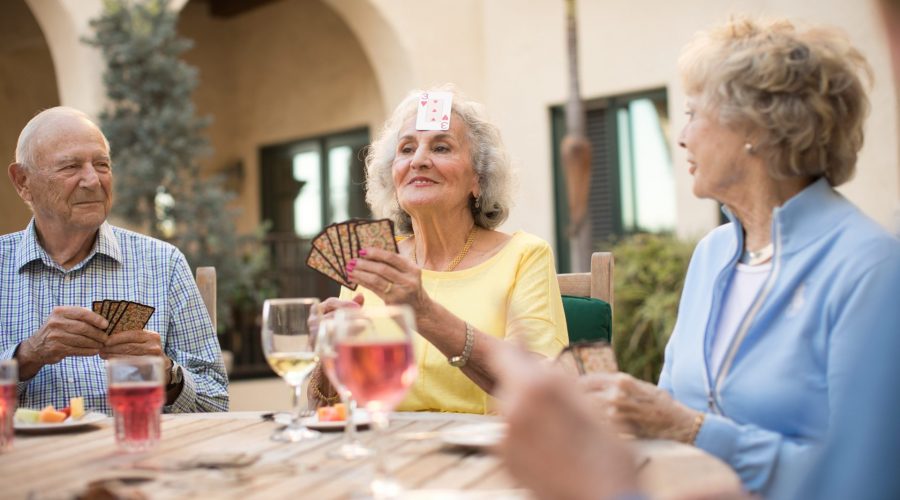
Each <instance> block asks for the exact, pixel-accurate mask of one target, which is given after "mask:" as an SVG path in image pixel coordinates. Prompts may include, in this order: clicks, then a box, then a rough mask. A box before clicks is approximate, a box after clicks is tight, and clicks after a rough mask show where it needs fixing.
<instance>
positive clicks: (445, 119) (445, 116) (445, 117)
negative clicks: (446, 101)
mask: <svg viewBox="0 0 900 500" xmlns="http://www.w3.org/2000/svg"><path fill="white" fill-rule="evenodd" d="M441 119H442V120H444V121H447V120H449V118H447V115H444V117H443V118H441Z"/></svg>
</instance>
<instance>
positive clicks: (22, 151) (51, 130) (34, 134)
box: [16, 106, 109, 170]
mask: <svg viewBox="0 0 900 500" xmlns="http://www.w3.org/2000/svg"><path fill="white" fill-rule="evenodd" d="M73 124H78V125H80V124H87V125H89V126H90V127H92V128H94V129H96V130H97V132H100V128H99V127H97V124H96V123H94V121H93V120H91V118H90V117H89V116H88V115H87V113H84V112H83V111H80V110H78V109H75V108H70V107H67V106H57V107H55V108H50V109H45V110H44V111H41V112H40V113H38V114H37V115H35V117H34V118H32V119H31V120H30V121H29V122H28V123H27V124H25V128H23V129H22V132H21V133H20V134H19V141H18V142H17V143H16V163H18V164H19V165H21V166H22V167H23V168H25V169H26V170H32V169H33V168H34V166H35V165H37V162H38V160H39V156H40V155H41V152H42V149H43V148H42V147H41V146H42V145H43V144H44V143H45V142H46V141H47V139H48V138H51V137H54V136H55V135H57V134H59V133H62V132H63V131H64V130H65V128H66V127H69V126H72V125H73ZM100 135H101V136H102V137H103V142H104V143H105V144H106V150H107V151H109V141H107V140H106V136H103V133H102V132H100Z"/></svg>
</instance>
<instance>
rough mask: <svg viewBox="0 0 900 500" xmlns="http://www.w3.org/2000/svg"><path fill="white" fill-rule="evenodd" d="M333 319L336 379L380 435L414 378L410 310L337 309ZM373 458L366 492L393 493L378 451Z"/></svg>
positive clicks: (394, 486) (393, 482)
mask: <svg viewBox="0 0 900 500" xmlns="http://www.w3.org/2000/svg"><path fill="white" fill-rule="evenodd" d="M334 320H335V346H336V351H337V357H336V358H335V370H334V372H335V375H336V378H337V379H338V380H339V381H340V384H339V385H342V386H344V387H346V388H347V390H349V391H350V393H351V394H353V397H354V398H355V399H356V401H357V402H358V403H359V404H360V405H361V406H363V407H365V408H366V409H367V410H368V411H369V415H371V418H372V423H373V424H374V426H375V430H376V432H377V433H378V434H381V433H382V432H383V431H384V430H385V429H386V428H387V426H388V414H389V413H390V412H391V410H393V409H394V408H395V407H396V406H397V404H398V403H400V401H401V400H402V399H403V396H405V395H406V391H407V390H409V386H410V385H412V383H413V380H415V378H416V364H415V359H414V358H415V357H414V354H413V347H412V332H413V331H415V328H416V325H415V317H414V315H413V311H412V308H410V307H409V306H406V305H396V306H384V307H363V308H358V309H349V308H348V309H339V310H337V311H336V312H335V319H334ZM379 441H380V440H379ZM375 455H376V476H375V479H374V480H373V481H372V484H371V488H372V493H373V494H374V496H375V497H379V498H380V497H391V496H395V495H397V494H398V493H399V492H400V491H401V490H402V488H401V487H400V485H399V483H397V481H396V480H394V479H393V478H392V477H391V475H390V474H389V473H388V471H387V468H386V466H385V463H384V453H383V451H381V450H377V449H376V452H375Z"/></svg>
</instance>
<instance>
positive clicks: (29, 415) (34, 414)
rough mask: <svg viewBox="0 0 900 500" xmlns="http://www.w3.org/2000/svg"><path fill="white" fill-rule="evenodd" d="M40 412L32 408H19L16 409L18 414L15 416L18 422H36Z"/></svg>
mask: <svg viewBox="0 0 900 500" xmlns="http://www.w3.org/2000/svg"><path fill="white" fill-rule="evenodd" d="M40 414H41V411H40V410H32V409H31V408H18V409H16V415H15V416H14V417H13V418H15V419H16V422H22V423H23V424H34V423H37V421H38V416H39V415H40Z"/></svg>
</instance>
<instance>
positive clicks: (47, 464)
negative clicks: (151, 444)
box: [0, 412, 740, 500]
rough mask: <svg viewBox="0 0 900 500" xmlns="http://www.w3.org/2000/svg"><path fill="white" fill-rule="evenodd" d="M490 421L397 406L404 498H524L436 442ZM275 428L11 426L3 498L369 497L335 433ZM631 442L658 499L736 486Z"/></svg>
mask: <svg viewBox="0 0 900 500" xmlns="http://www.w3.org/2000/svg"><path fill="white" fill-rule="evenodd" d="M485 421H494V419H493V418H492V417H484V416H478V415H460V414H440V413H399V414H396V415H395V416H394V417H393V419H392V422H391V426H390V429H389V430H388V431H387V433H386V437H385V439H386V441H385V443H387V444H388V448H389V453H388V454H387V465H388V468H389V469H390V470H391V471H393V473H394V474H395V476H396V477H397V478H398V479H399V480H400V482H401V483H402V484H403V485H404V486H405V487H406V488H407V489H408V497H409V498H442V497H445V498H460V497H466V498H491V499H498V498H501V499H502V498H528V497H529V495H528V494H527V492H525V491H523V490H521V489H517V484H516V483H515V482H514V481H513V480H512V478H510V476H509V475H508V474H507V473H506V471H505V470H504V469H503V466H502V465H501V464H500V462H499V460H498V459H497V458H496V457H494V456H492V455H490V454H487V453H479V452H475V451H471V450H468V451H462V450H459V449H451V448H447V447H445V446H444V445H443V444H442V443H441V441H440V439H439V436H438V435H439V433H440V431H442V430H445V429H449V428H452V427H454V426H459V425H465V424H471V423H477V422H485ZM275 428H276V424H275V423H273V422H270V421H264V420H262V419H261V418H260V414H259V413H254V412H242V413H219V414H188V415H165V416H163V429H162V432H163V439H162V441H161V442H160V444H159V446H158V447H157V448H156V449H155V450H153V451H151V452H148V453H145V454H136V455H128V454H122V453H118V452H117V451H116V448H115V443H114V438H113V432H112V422H111V420H110V419H107V420H106V421H103V422H101V423H99V424H98V425H97V426H95V427H93V428H90V429H86V430H83V431H80V432H70V433H65V434H50V435H23V434H17V435H16V439H15V444H14V448H13V450H12V451H10V452H9V453H4V454H0V497H3V498H4V499H6V498H26V497H31V498H70V497H72V496H73V495H74V494H76V493H80V492H82V491H84V489H85V487H86V485H87V484H88V483H90V482H92V481H97V480H104V479H124V480H126V481H127V482H128V483H131V486H129V488H131V489H136V490H138V491H140V492H141V493H143V494H145V495H146V496H148V497H150V498H190V497H195V498H199V497H202V498H234V499H241V500H245V499H252V498H267V499H268V498H349V497H358V496H361V495H364V494H365V493H366V491H367V490H366V485H367V484H368V481H369V480H370V479H371V477H372V471H373V467H374V466H373V461H372V460H371V459H365V460H357V461H352V462H351V461H343V460H339V459H333V458H329V457H328V456H327V452H328V451H329V450H332V449H335V448H337V447H338V446H339V445H340V443H341V434H340V433H339V432H335V433H326V434H324V435H323V437H322V438H320V439H317V440H312V441H305V442H301V443H292V444H286V443H278V442H274V441H271V440H270V439H269V436H270V434H271V433H272V431H273V430H274V429H275ZM360 437H361V438H362V440H363V441H364V442H369V441H371V440H372V437H373V433H372V432H361V433H360ZM635 448H636V451H637V453H638V456H639V461H640V462H641V463H644V462H646V463H644V465H642V467H641V471H640V480H641V484H642V487H643V488H644V489H645V490H646V491H648V492H650V493H651V494H653V496H654V497H657V498H674V497H680V496H684V495H689V494H693V493H698V492H710V491H719V492H721V491H737V490H738V489H739V488H740V483H739V480H738V478H737V476H736V475H735V474H734V473H733V472H732V471H731V469H729V468H728V467H727V466H726V465H725V464H723V463H722V462H720V461H719V460H717V459H715V458H713V457H712V456H710V455H707V454H706V453H703V452H701V451H699V450H697V449H695V448H692V447H689V446H684V445H681V444H678V443H674V442H668V441H635ZM236 452H246V453H250V454H252V455H258V456H259V459H258V460H257V461H256V462H255V463H253V464H251V465H249V466H245V467H240V468H224V469H198V468H190V467H185V466H184V463H185V462H186V461H187V460H189V459H194V458H197V457H209V456H212V457H221V456H223V455H224V454H233V453H236ZM647 457H649V461H646V458H647ZM598 473H601V474H602V471H598ZM126 489H127V488H126Z"/></svg>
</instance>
